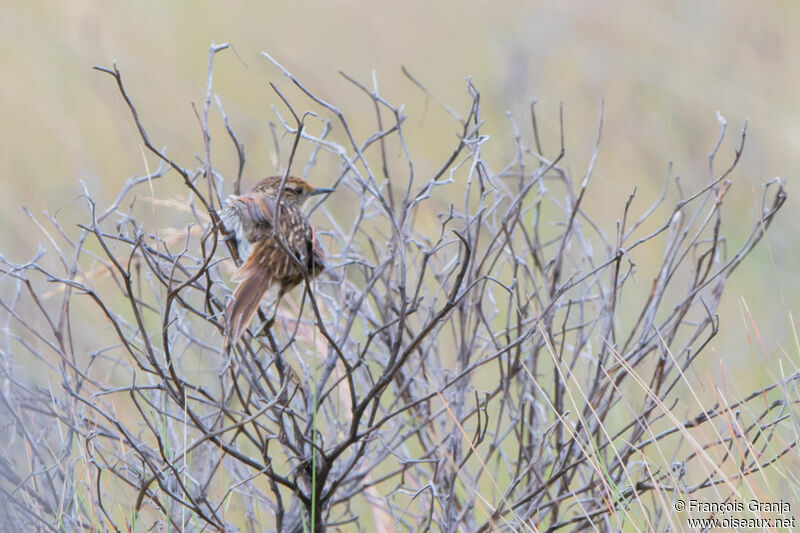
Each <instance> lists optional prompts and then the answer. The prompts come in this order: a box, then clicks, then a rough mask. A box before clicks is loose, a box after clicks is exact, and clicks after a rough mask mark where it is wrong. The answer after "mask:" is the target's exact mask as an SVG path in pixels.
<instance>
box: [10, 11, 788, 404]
mask: <svg viewBox="0 0 800 533" xmlns="http://www.w3.org/2000/svg"><path fill="white" fill-rule="evenodd" d="M669 4H670V5H669V7H666V6H658V5H655V3H651V4H650V5H645V3H642V2H625V1H614V2H602V3H600V2H590V1H583V2H580V1H575V2H569V3H566V2H563V3H555V2H506V3H503V4H502V5H500V4H498V3H490V2H478V1H459V2H455V1H446V2H445V1H443V2H435V3H430V2H421V1H407V2H402V3H383V4H381V5H373V4H370V5H366V4H362V3H358V2H352V1H349V2H325V3H323V2H314V3H312V2H293V3H288V2H260V3H252V4H249V5H247V6H246V7H238V8H231V6H230V4H224V3H220V2H192V3H164V2H157V1H141V2H136V3H118V4H108V3H103V4H100V3H92V2H84V1H77V0H76V1H72V2H69V3H51V2H42V1H25V2H22V1H18V0H12V1H10V2H8V1H7V2H4V5H3V7H2V8H0V9H1V10H2V17H0V50H2V54H0V69H2V78H0V117H2V119H3V120H2V122H3V127H2V128H1V129H0V180H1V181H0V183H2V186H3V188H4V189H3V194H2V195H0V227H2V232H0V250H3V254H4V255H5V256H6V257H8V258H9V259H10V260H12V261H16V262H22V261H24V260H27V259H28V258H29V257H30V256H31V255H32V253H34V251H35V246H36V245H35V244H34V243H35V242H36V240H37V239H38V237H37V238H35V239H34V238H32V237H31V236H32V233H31V231H32V229H31V228H32V227H33V226H32V225H31V222H30V221H29V220H28V219H27V217H26V216H25V214H24V213H23V211H22V209H21V206H27V207H28V208H29V209H30V210H31V211H32V212H33V213H35V214H41V213H42V212H43V211H47V212H49V213H55V212H57V211H59V210H65V212H67V211H68V210H69V206H71V205H72V204H74V203H75V202H76V200H75V199H76V197H77V196H78V195H79V194H80V187H79V184H78V180H83V181H84V182H85V183H86V186H87V188H88V189H89V191H90V192H91V193H92V195H93V196H94V197H95V199H96V200H97V201H98V203H100V204H101V205H107V204H108V203H109V202H110V201H111V200H112V199H113V197H114V196H115V195H116V193H117V192H118V190H119V188H120V187H121V185H122V184H123V183H124V181H125V180H126V179H127V178H128V177H130V176H132V175H134V174H140V175H141V174H144V173H145V158H144V155H143V152H142V149H141V141H140V138H139V136H138V134H137V132H136V130H135V128H134V125H133V122H132V120H131V117H130V114H129V112H128V110H127V108H125V106H124V103H123V102H122V100H121V98H120V96H119V94H118V92H117V89H116V87H115V86H114V83H113V80H112V79H111V78H110V77H108V76H107V75H105V74H102V73H99V72H97V71H94V70H92V67H93V66H95V65H100V66H106V67H108V66H110V65H111V64H112V62H114V61H116V63H117V65H118V67H119V68H120V70H121V71H122V73H123V76H124V78H125V81H126V84H127V87H128V90H129V91H130V93H131V95H132V97H133V98H135V100H136V104H137V106H138V108H139V110H140V113H141V118H142V121H143V123H144V125H145V126H146V127H147V129H148V132H149V134H150V137H151V139H152V141H153V143H154V144H155V145H156V146H167V151H168V153H169V154H170V155H171V156H172V157H174V158H176V159H177V160H179V161H182V162H183V164H185V165H189V166H192V164H193V163H192V161H194V157H195V155H196V154H200V153H201V152H202V138H201V134H200V129H199V127H198V123H197V119H196V118H195V115H194V111H193V110H192V107H191V104H192V103H193V102H194V103H195V104H197V105H198V106H202V102H203V100H204V98H205V81H206V74H207V65H208V48H209V45H210V43H211V42H212V41H214V42H216V43H221V42H230V43H232V45H233V47H234V49H235V53H230V52H229V51H226V52H225V53H223V54H221V55H219V56H218V57H217V59H216V63H215V78H214V90H215V92H216V93H217V94H219V96H220V98H221V100H222V102H223V104H224V105H225V110H226V112H227V113H228V115H229V117H230V120H231V123H232V126H233V127H234V129H235V130H236V132H237V134H238V135H239V138H240V140H241V141H242V142H243V143H244V145H245V147H246V149H247V158H248V162H247V167H246V172H245V180H246V181H249V182H251V183H252V182H253V181H255V180H256V179H258V178H260V177H263V176H265V175H268V174H270V173H273V172H274V170H275V165H276V161H275V153H274V150H273V140H272V137H271V133H270V128H269V121H274V120H275V116H274V114H273V112H272V110H271V109H270V105H272V104H276V105H277V102H278V101H277V97H276V96H275V94H274V93H273V92H272V90H271V89H270V88H269V86H268V82H269V81H275V82H276V83H278V84H279V86H280V87H284V88H287V87H288V84H287V83H286V81H285V79H284V78H283V77H282V76H281V73H280V71H279V70H278V69H276V68H275V67H274V66H273V65H271V64H270V63H269V62H268V61H266V60H265V59H264V58H263V57H262V56H261V54H260V52H261V51H266V52H268V53H269V54H271V55H272V56H273V57H275V58H276V59H277V60H278V61H280V62H281V63H282V64H283V65H284V66H285V67H286V68H287V69H289V70H290V71H291V72H292V73H293V74H295V75H296V76H297V77H298V78H299V79H301V80H303V82H304V83H305V84H306V85H307V86H308V87H309V88H310V89H311V90H312V91H313V92H314V93H315V94H317V95H319V96H321V97H323V98H326V99H328V101H330V102H332V103H334V104H336V105H337V106H339V107H340V109H341V110H342V111H343V112H344V113H345V114H346V115H347V117H348V119H349V121H350V123H351V125H353V127H354V130H355V133H356V135H357V137H359V136H364V135H367V134H369V133H370V132H372V131H374V130H375V129H376V128H375V126H376V125H375V123H374V121H375V118H374V111H373V109H372V106H371V103H370V102H369V101H368V99H366V97H365V96H364V95H363V93H361V92H359V91H358V90H357V89H355V88H354V87H353V86H352V85H351V84H350V83H348V82H347V81H345V80H344V79H343V78H342V77H341V76H340V75H339V73H338V71H339V70H342V71H344V72H346V73H348V74H349V75H351V76H353V77H355V78H356V79H358V80H361V81H362V82H365V83H368V84H369V83H370V82H371V76H372V71H373V70H374V71H375V77H376V79H377V80H378V84H379V86H380V88H381V91H382V94H383V95H384V96H385V97H386V98H387V99H388V100H389V101H391V102H393V103H394V104H397V105H399V104H405V105H406V113H407V114H408V115H409V116H410V117H411V120H410V121H409V122H408V130H407V131H406V135H407V137H408V139H409V144H410V148H411V150H412V156H413V157H415V158H416V160H417V161H418V164H419V167H418V169H417V170H418V171H419V172H420V173H422V174H425V173H429V172H432V171H435V170H436V169H438V168H439V166H440V165H441V164H442V162H443V161H444V160H445V159H446V157H447V155H448V154H449V152H450V151H451V150H452V149H453V146H454V142H455V140H456V137H455V133H456V131H457V130H458V128H457V123H456V122H455V121H454V120H453V119H452V118H450V117H448V116H447V114H446V113H444V112H443V111H442V110H441V109H440V108H438V107H437V106H436V105H434V104H433V103H432V102H431V101H429V100H426V98H425V97H424V95H423V94H422V93H421V92H420V91H419V89H417V88H416V87H415V86H414V85H413V84H412V83H411V82H410V81H409V80H408V79H407V78H406V77H405V76H404V75H403V74H402V72H401V66H406V67H407V68H408V69H409V71H410V72H411V73H412V74H413V75H414V76H415V77H416V78H417V79H419V80H420V81H421V82H423V83H424V84H425V85H426V86H427V88H428V89H429V90H430V91H431V92H432V93H433V94H434V95H436V96H437V97H438V98H439V99H440V100H442V101H444V102H447V103H448V104H449V105H450V106H452V107H453V108H454V109H456V110H457V111H458V112H460V113H463V114H466V110H467V108H466V106H467V104H468V102H469V99H468V97H467V94H466V91H465V79H466V78H467V77H468V76H471V77H472V80H473V82H474V83H475V85H476V86H477V87H478V89H479V90H480V91H481V94H482V100H481V102H482V114H483V118H484V119H485V120H486V125H485V129H484V132H485V133H488V134H490V135H492V136H496V137H497V138H499V139H500V140H503V139H505V140H507V141H508V142H507V143H503V142H495V143H492V144H493V148H492V150H494V152H491V153H488V154H487V157H488V158H490V159H491V158H494V161H495V163H496V165H495V167H496V168H497V169H499V168H502V166H503V165H504V164H505V163H506V162H508V161H509V160H510V159H511V157H513V153H514V150H515V147H514V143H513V135H512V134H511V130H510V123H509V118H508V116H507V114H506V112H510V114H511V116H512V117H513V118H514V119H515V120H516V122H517V124H518V125H519V128H520V130H521V131H523V135H525V136H527V137H530V135H531V133H530V130H531V128H530V114H529V106H530V103H531V101H532V100H533V99H534V98H535V99H537V101H538V103H537V110H538V114H539V121H540V124H541V125H542V130H543V132H544V139H543V142H544V146H545V151H548V152H549V153H550V154H553V155H554V154H555V153H556V152H557V149H558V136H557V132H558V106H559V104H560V103H562V102H563V104H564V110H565V130H566V145H567V155H568V157H569V163H570V168H571V170H572V172H573V176H575V177H576V178H575V179H576V180H579V179H580V177H581V176H582V175H583V173H584V172H585V170H586V164H587V163H588V161H589V159H590V156H591V152H592V147H593V145H594V143H595V138H596V131H597V122H598V116H599V111H600V105H601V101H602V100H603V99H604V101H605V126H604V131H603V137H602V141H601V149H600V156H599V159H598V162H597V166H596V169H595V177H594V181H593V182H592V185H591V192H592V194H591V198H590V200H589V201H588V202H587V204H585V208H586V210H587V211H588V212H589V213H591V214H592V216H593V217H595V219H596V220H598V221H599V222H601V223H602V225H603V229H604V230H606V231H607V232H608V233H609V234H611V235H613V234H614V228H615V224H616V219H617V218H618V216H619V213H621V210H622V207H623V206H624V203H625V200H626V199H627V197H628V196H629V194H630V193H631V192H632V191H633V188H634V187H636V188H637V190H638V192H637V203H636V206H635V207H636V209H637V211H636V212H637V213H641V212H642V211H643V210H644V209H645V208H646V206H648V205H649V203H650V202H652V201H653V200H654V199H655V198H657V197H658V195H659V194H660V192H661V190H662V188H663V184H664V180H665V178H666V175H667V168H668V163H669V161H673V162H674V174H676V175H680V176H681V177H682V183H683V185H684V188H685V190H687V191H694V190H696V189H698V188H700V187H702V186H703V184H705V183H707V182H708V179H709V175H708V154H709V152H710V151H711V150H712V148H713V147H714V145H715V143H716V141H717V137H718V135H719V130H720V124H719V123H718V121H717V117H716V112H717V111H719V112H720V113H721V115H722V116H724V117H725V119H727V122H728V136H727V137H726V140H725V142H724V143H723V145H722V148H721V151H720V155H719V162H718V166H717V168H718V169H722V168H723V167H725V166H726V165H727V164H728V163H729V162H730V161H731V160H732V158H733V150H734V148H735V147H736V146H737V145H738V142H739V131H740V129H741V127H742V124H743V122H744V120H745V118H749V120H750V123H749V127H748V140H747V143H746V146H745V151H744V155H743V158H742V161H741V165H740V166H739V167H738V168H737V170H736V171H735V173H734V174H733V175H732V177H731V179H732V181H733V188H732V189H731V191H730V192H729V196H728V198H727V199H726V204H725V209H724V211H723V220H724V225H723V231H724V232H725V234H726V235H727V236H728V238H729V250H733V249H735V247H737V246H738V245H740V244H741V242H742V241H743V240H744V238H745V237H746V235H747V234H748V233H749V231H750V228H751V227H752V223H753V221H754V220H755V217H756V215H757V213H758V210H759V209H760V202H761V183H763V182H764V181H766V180H768V179H770V178H772V177H775V176H782V177H785V178H786V179H787V190H788V193H789V204H788V206H787V207H786V208H785V209H784V210H783V211H782V212H781V213H780V214H779V216H778V218H777V221H776V224H775V225H774V226H773V227H772V229H771V232H770V233H769V234H768V235H767V240H766V242H762V243H761V244H760V245H759V247H758V248H757V249H756V250H755V252H754V253H753V254H752V255H751V256H750V257H749V258H748V260H747V261H745V263H744V265H743V266H742V267H741V268H740V269H739V270H737V271H736V272H735V273H734V275H733V276H732V278H731V280H730V281H729V284H728V287H727V289H726V293H725V297H724V299H723V304H724V308H723V309H722V310H721V313H722V327H721V334H720V335H719V337H718V338H717V339H716V340H715V341H714V343H713V352H712V351H709V352H707V353H706V354H704V356H703V357H701V358H700V359H699V360H698V369H699V373H700V375H701V376H703V378H702V379H700V381H702V382H706V383H707V382H708V380H709V379H710V380H711V381H716V379H717V378H716V377H717V376H720V375H721V374H722V372H723V371H724V372H730V375H731V376H732V377H733V378H734V382H733V383H729V384H728V385H730V386H733V387H735V388H738V389H740V390H742V391H744V392H748V391H750V390H753V389H756V388H759V387H760V386H762V385H763V383H759V381H758V380H759V379H760V378H758V377H757V376H755V375H754V373H753V368H754V366H755V365H758V366H759V367H760V369H761V372H763V375H762V376H761V378H763V379H764V381H769V382H772V381H774V378H776V377H777V376H779V375H780V370H779V368H780V359H781V358H785V357H791V358H793V359H797V357H798V351H797V349H796V347H795V345H794V343H795V341H794V337H793V333H792V328H791V324H790V312H791V311H792V310H793V308H795V309H796V304H795V302H797V301H798V296H799V295H800V282H798V277H797V275H796V273H797V272H798V270H800V253H798V251H797V228H798V227H799V226H800V216H798V214H797V213H798V207H799V206H800V204H799V203H798V202H800V195H798V194H797V193H796V191H795V190H794V187H793V178H794V176H795V172H796V169H797V168H798V159H800V156H799V155H798V153H800V122H798V116H800V100H799V99H798V87H800V63H799V62H798V60H797V57H798V52H800V4H798V3H796V2H789V1H775V2H769V3H756V2H752V1H745V0H725V1H724V2H723V1H716V2H713V1H708V2H702V3H698V2H694V1H688V0H687V1H683V2H670V3H669ZM291 98H292V101H293V102H295V103H296V104H297V105H298V107H299V108H300V109H301V110H302V109H305V107H303V106H307V105H308V101H307V100H303V99H301V98H299V97H297V95H296V92H295V93H292V97H291ZM284 114H285V113H284ZM215 120H217V119H215ZM442 125H444V126H442ZM218 131H219V130H218ZM442 131H451V132H452V134H450V135H442ZM219 138H220V139H222V136H219ZM228 144H229V143H228V141H227V140H224V141H219V142H217V144H216V145H215V146H217V147H218V150H219V152H218V153H216V154H215V159H214V163H215V165H217V166H218V167H219V170H220V172H222V173H223V174H226V173H227V174H230V175H232V174H233V173H234V172H235V168H236V167H235V154H234V152H233V150H232V148H231V147H230V146H229V145H228ZM504 147H505V148H504ZM284 156H285V154H284ZM148 164H149V165H152V166H155V165H156V163H155V162H154V161H153V160H152V158H151V159H149V160H148ZM198 165H199V163H198ZM323 168H324V167H322V168H320V169H317V170H315V171H314V172H313V173H312V178H313V179H314V180H316V181H318V182H319V183H321V184H325V183H326V180H330V179H332V178H329V177H327V176H325V175H324V174H323V173H322V169H323ZM151 169H152V168H151ZM169 179H172V180H177V177H175V176H172V175H171V176H170V178H169ZM334 200H335V199H334ZM670 200H672V203H674V200H675V197H674V194H673V195H672V196H671V197H670ZM334 209H335V207H334ZM84 212H85V211H84ZM656 259H657V258H656ZM651 279H652V273H650V272H647V273H643V274H642V277H641V278H640V280H639V283H640V284H641V287H642V290H643V291H647V290H649V288H650V285H649V283H650V280H651ZM747 309H749V310H750V312H752V319H751V317H750V315H749V314H748V311H747ZM756 328H757V330H756ZM715 356H716V357H715ZM703 372H708V376H709V378H707V377H706V376H705V374H703ZM709 392H710V393H711V394H713V391H709Z"/></svg>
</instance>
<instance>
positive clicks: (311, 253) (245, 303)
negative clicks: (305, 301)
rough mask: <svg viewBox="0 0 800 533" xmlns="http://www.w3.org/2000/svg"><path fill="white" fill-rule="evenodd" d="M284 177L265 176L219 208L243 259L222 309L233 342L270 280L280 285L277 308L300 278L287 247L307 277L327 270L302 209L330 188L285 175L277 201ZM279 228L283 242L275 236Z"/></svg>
mask: <svg viewBox="0 0 800 533" xmlns="http://www.w3.org/2000/svg"><path fill="white" fill-rule="evenodd" d="M282 180H283V177H282V176H272V177H269V178H265V179H263V180H261V181H260V182H258V183H257V184H256V185H255V186H254V187H253V188H252V189H251V190H250V192H248V193H247V194H243V195H241V196H230V197H229V198H228V201H227V206H226V208H225V209H224V210H223V212H222V223H223V225H224V226H225V231H226V233H227V234H228V236H227V239H233V240H234V243H235V245H236V250H237V251H238V255H239V259H240V261H244V264H243V265H242V266H241V267H240V268H239V270H238V271H236V273H234V275H233V276H232V277H231V280H232V281H235V282H238V283H239V286H238V287H237V288H236V291H235V292H234V293H233V301H232V302H231V303H230V305H228V309H227V310H226V313H225V316H226V334H227V337H228V342H230V343H231V344H235V343H236V342H237V341H238V340H239V337H240V336H241V334H242V332H243V331H244V329H245V328H246V327H247V325H248V324H249V323H250V319H251V318H252V317H253V315H254V314H255V312H256V311H257V310H258V306H259V305H260V303H261V298H263V297H264V294H265V293H266V292H267V290H268V289H269V288H270V286H271V285H272V283H273V282H275V283H278V285H279V291H278V299H277V301H276V303H275V312H277V306H278V304H279V303H280V301H281V298H282V297H283V295H284V294H285V293H287V292H289V291H290V290H292V289H293V288H294V287H296V286H297V285H298V284H300V283H301V282H302V281H303V271H302V269H301V268H300V266H299V265H298V264H297V262H296V261H295V260H293V259H292V257H290V256H289V254H287V252H286V248H288V249H289V250H290V251H291V253H292V254H294V256H295V258H296V260H297V261H299V262H300V263H301V264H303V265H305V267H306V269H307V270H308V277H309V278H313V277H315V276H317V275H318V274H320V273H321V272H322V271H323V270H324V269H325V255H324V253H323V252H322V249H321V248H320V247H319V244H317V239H316V236H315V235H314V228H313V226H312V225H311V223H310V222H309V221H308V217H306V214H305V213H304V212H303V211H302V209H301V208H302V206H303V203H304V202H305V201H306V200H307V199H308V198H309V197H311V196H314V195H317V194H325V193H330V192H332V191H333V189H322V188H315V187H314V186H312V185H311V184H310V183H308V182H307V181H305V180H303V179H301V178H295V177H288V178H287V179H286V183H285V184H284V186H283V191H282V192H281V194H280V206H278V205H277V204H276V200H278V192H279V191H280V185H281V181H282ZM276 214H277V215H278V217H279V218H278V221H277V223H276V222H275V216H276ZM281 233H282V234H283V239H284V242H285V244H286V246H285V247H284V246H282V245H281V243H280V240H279V239H280V237H279V235H280V234H281ZM238 263H239V261H237V264H238ZM274 316H275V314H274V313H273V317H274Z"/></svg>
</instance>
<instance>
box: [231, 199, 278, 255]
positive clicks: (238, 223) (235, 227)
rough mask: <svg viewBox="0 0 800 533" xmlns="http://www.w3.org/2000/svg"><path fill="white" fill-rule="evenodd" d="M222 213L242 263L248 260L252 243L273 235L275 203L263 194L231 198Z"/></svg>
mask: <svg viewBox="0 0 800 533" xmlns="http://www.w3.org/2000/svg"><path fill="white" fill-rule="evenodd" d="M226 204H227V205H226V207H225V209H224V210H223V211H222V224H223V225H224V226H225V230H226V232H227V233H228V234H229V235H232V236H233V238H234V239H235V242H236V248H237V252H238V254H239V259H240V260H241V261H245V260H247V258H248V257H249V256H250V252H251V250H252V243H253V242H255V241H257V240H259V239H263V238H265V237H266V236H267V235H269V234H271V233H272V220H273V219H274V205H273V202H272V201H271V200H270V199H269V198H267V197H266V196H265V195H263V194H259V193H248V194H243V195H241V196H229V197H228V200H227V202H226Z"/></svg>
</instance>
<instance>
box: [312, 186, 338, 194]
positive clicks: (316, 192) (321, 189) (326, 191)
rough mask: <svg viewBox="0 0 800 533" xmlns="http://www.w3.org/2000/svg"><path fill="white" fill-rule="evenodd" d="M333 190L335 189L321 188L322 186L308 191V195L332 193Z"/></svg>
mask: <svg viewBox="0 0 800 533" xmlns="http://www.w3.org/2000/svg"><path fill="white" fill-rule="evenodd" d="M331 192H333V189H325V188H321V187H320V188H318V189H314V190H313V191H311V192H310V193H308V195H309V196H316V195H318V194H328V193H331Z"/></svg>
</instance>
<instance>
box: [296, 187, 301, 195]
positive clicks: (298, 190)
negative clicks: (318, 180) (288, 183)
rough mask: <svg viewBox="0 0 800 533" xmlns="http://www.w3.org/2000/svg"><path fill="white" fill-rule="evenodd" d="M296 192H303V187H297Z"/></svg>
mask: <svg viewBox="0 0 800 533" xmlns="http://www.w3.org/2000/svg"><path fill="white" fill-rule="evenodd" d="M294 192H296V193H297V194H303V188H302V187H295V189H294Z"/></svg>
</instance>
